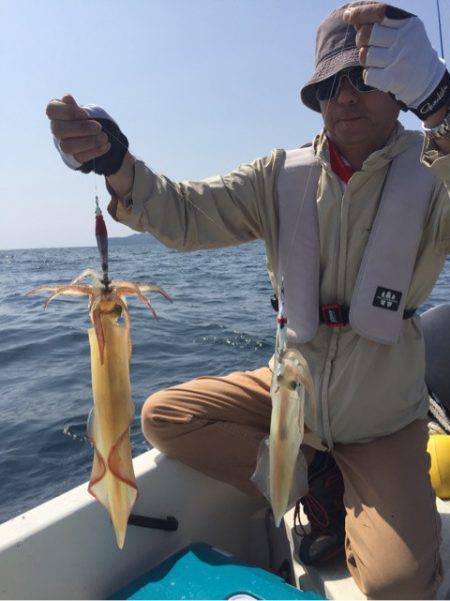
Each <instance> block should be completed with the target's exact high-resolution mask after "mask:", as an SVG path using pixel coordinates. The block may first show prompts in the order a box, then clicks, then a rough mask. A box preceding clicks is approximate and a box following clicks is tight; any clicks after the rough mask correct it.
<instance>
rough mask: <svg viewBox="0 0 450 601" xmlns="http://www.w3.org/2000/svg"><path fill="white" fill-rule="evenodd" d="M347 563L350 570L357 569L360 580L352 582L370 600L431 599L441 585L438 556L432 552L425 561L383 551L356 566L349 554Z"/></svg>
mask: <svg viewBox="0 0 450 601" xmlns="http://www.w3.org/2000/svg"><path fill="white" fill-rule="evenodd" d="M430 551H431V550H430ZM347 562H348V564H349V567H351V566H352V567H353V570H354V569H355V568H356V567H357V569H358V572H359V574H358V576H359V578H355V579H356V580H357V581H359V585H360V588H361V589H362V591H363V592H364V593H365V594H366V595H367V597H368V598H369V599H433V598H434V595H435V593H436V591H437V589H438V587H439V584H440V582H441V565H440V561H439V557H438V555H437V554H436V553H433V552H430V553H429V554H428V556H427V558H424V557H422V558H417V557H416V558H415V557H414V556H413V555H412V554H408V553H405V552H403V555H401V554H396V553H394V552H393V553H391V552H389V550H388V549H386V548H385V549H384V550H383V551H382V552H380V553H373V554H372V555H371V557H369V558H366V561H365V562H364V564H361V563H359V565H358V566H357V563H356V562H355V558H354V557H352V553H351V552H350V553H349V554H348V555H347ZM351 571H352V570H351Z"/></svg>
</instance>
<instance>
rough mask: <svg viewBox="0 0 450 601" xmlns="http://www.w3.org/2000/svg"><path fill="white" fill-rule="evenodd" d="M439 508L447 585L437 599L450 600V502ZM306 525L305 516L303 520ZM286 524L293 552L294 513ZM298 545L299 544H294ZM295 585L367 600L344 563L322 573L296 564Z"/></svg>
mask: <svg viewBox="0 0 450 601" xmlns="http://www.w3.org/2000/svg"><path fill="white" fill-rule="evenodd" d="M437 506H438V509H439V513H440V515H441V520H442V545H441V557H442V562H443V568H444V581H443V583H442V585H441V587H440V589H439V592H438V595H437V598H438V599H450V501H442V500H441V499H438V500H437ZM302 517H303V520H304V522H303V523H307V521H308V520H307V518H306V516H304V515H303V516H302ZM285 522H286V534H287V537H288V539H289V540H290V543H291V546H292V548H293V545H294V541H293V537H292V531H293V527H294V521H293V511H291V512H290V513H289V515H288V516H287V518H286V519H285ZM295 542H296V544H298V541H295ZM292 564H293V568H294V574H295V581H296V582H298V583H299V584H300V586H301V588H304V589H305V590H308V589H309V590H311V589H313V590H315V591H317V592H318V593H320V594H322V595H324V596H326V597H327V598H328V599H366V598H367V597H366V596H365V595H363V593H361V591H360V590H359V589H358V587H357V586H356V584H355V582H354V580H353V578H352V577H351V576H350V574H349V571H348V570H347V567H346V565H345V563H344V561H342V560H337V561H335V562H332V563H330V564H328V565H327V567H326V568H321V569H320V570H319V569H317V568H313V567H307V566H303V565H302V564H300V563H298V562H297V561H295V560H294V561H293V562H292Z"/></svg>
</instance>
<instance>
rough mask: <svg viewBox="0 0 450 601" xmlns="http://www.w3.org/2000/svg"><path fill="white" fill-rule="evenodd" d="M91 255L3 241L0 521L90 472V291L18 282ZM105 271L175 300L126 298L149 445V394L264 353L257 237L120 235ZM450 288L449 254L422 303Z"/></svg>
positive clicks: (267, 348)
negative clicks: (178, 245)
mask: <svg viewBox="0 0 450 601" xmlns="http://www.w3.org/2000/svg"><path fill="white" fill-rule="evenodd" d="M98 263H99V261H98V253H97V249H96V248H94V247H92V248H59V249H39V250H36V249H33V250H12V251H0V393H1V394H0V522H3V521H6V520H8V519H9V518H11V517H13V516H15V515H18V514H20V513H22V512H24V511H26V510H28V509H30V508H32V507H35V506H36V505H38V504H40V503H42V502H43V501H46V500H48V499H50V498H52V497H54V496H56V495H59V494H61V493H63V492H65V491H67V490H69V489H70V488H72V487H74V486H76V485H78V484H80V483H82V482H84V481H87V480H88V479H89V476H90V469H91V464H92V449H91V447H90V444H89V442H88V440H87V438H86V431H85V424H86V419H87V415H88V413H89V411H90V408H91V406H92V393H91V382H90V363H89V344H88V339H87V334H86V331H87V329H88V328H89V327H90V321H89V317H88V308H87V300H85V299H84V298H69V297H59V298H57V299H55V300H54V301H53V302H52V303H51V304H50V305H49V307H48V309H47V310H46V311H44V309H43V300H44V296H39V297H38V296H34V297H27V296H25V293H26V292H27V291H28V290H30V289H31V288H34V287H37V286H41V285H45V284H63V283H66V282H68V281H70V280H71V279H72V278H73V277H74V276H75V275H77V274H78V273H80V272H81V271H82V270H84V269H86V268H87V267H92V268H98ZM110 275H111V277H112V278H114V277H116V278H117V279H123V280H127V279H129V280H131V281H136V282H148V281H150V282H155V283H157V284H159V285H160V286H162V287H163V288H165V290H166V291H167V292H168V293H169V294H170V295H171V296H172V297H173V300H174V303H173V304H169V303H168V302H167V301H165V300H164V299H162V298H157V297H155V300H154V306H155V309H156V310H157V312H158V314H159V317H160V319H159V320H155V319H154V318H153V317H152V315H151V313H150V311H149V310H148V309H147V308H146V307H145V306H144V305H143V304H141V303H140V302H139V301H138V300H134V299H133V298H131V297H130V298H129V306H130V312H131V328H132V338H133V355H132V361H131V382H132V391H133V401H134V404H135V407H136V418H135V421H134V423H133V425H132V435H131V437H132V449H133V456H137V455H139V454H140V453H143V452H145V451H146V450H147V449H148V448H149V445H148V443H147V442H146V441H145V439H144V438H143V436H142V434H141V431H140V424H139V413H140V409H141V407H142V405H143V403H144V401H145V399H146V398H147V397H148V396H149V395H150V394H151V393H152V392H154V391H156V390H159V389H161V388H166V387H168V386H171V385H174V384H176V383H179V382H183V381H186V380H189V379H192V378H195V377H197V376H200V375H204V374H214V375H221V374H226V373H229V372H231V371H234V370H236V369H255V368H257V367H259V366H261V365H264V364H266V363H267V361H268V360H269V358H270V356H271V354H272V350H273V342H274V332H275V324H274V317H275V314H274V312H273V310H272V308H271V306H270V300H269V298H270V295H271V289H270V285H269V282H268V278H267V274H266V271H265V254H264V247H263V244H262V243H261V242H255V243H251V244H246V245H243V246H239V247H235V248H231V249H221V250H216V251H199V252H191V253H179V252H175V251H172V250H170V249H166V248H165V247H164V246H162V245H160V244H159V243H156V242H153V243H149V244H148V246H145V245H142V244H139V245H135V246H133V245H127V246H126V245H124V246H120V245H118V246H114V247H112V248H111V251H110ZM449 299H450V264H446V267H445V269H444V271H443V273H442V274H441V277H440V279H439V281H438V283H437V285H436V287H435V289H434V291H433V293H432V295H431V297H430V299H429V300H428V302H427V303H426V304H425V305H424V306H423V307H422V308H421V309H422V310H423V309H427V308H429V307H431V306H433V305H436V304H439V303H441V302H445V301H446V300H449Z"/></svg>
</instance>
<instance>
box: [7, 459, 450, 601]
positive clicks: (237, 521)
mask: <svg viewBox="0 0 450 601" xmlns="http://www.w3.org/2000/svg"><path fill="white" fill-rule="evenodd" d="M134 468H135V472H136V477H137V483H138V488H139V492H140V496H139V498H138V501H137V503H136V506H135V508H134V510H133V516H135V517H134V518H132V519H131V523H130V525H129V527H128V532H127V535H126V540H125V546H124V548H123V549H122V550H119V549H118V548H117V545H116V543H115V538H114V531H113V528H112V524H111V523H110V520H109V517H108V514H107V512H106V511H105V510H104V508H102V507H101V506H100V504H99V503H97V502H96V501H95V500H94V499H93V498H92V497H91V496H90V495H89V494H88V492H87V483H86V484H82V485H81V486H78V487H76V488H74V489H72V490H70V491H68V492H66V493H64V494H62V495H60V496H58V497H56V498H54V499H51V500H50V501H47V502H45V503H43V504H41V505H39V506H38V507H35V508H34V509H31V510H30V511H27V512H26V513H24V514H22V515H19V516H17V517H14V518H12V519H11V520H9V521H7V522H5V523H3V524H1V525H0V598H1V599H108V598H111V597H114V598H141V599H144V598H147V599H148V598H167V599H169V598H172V599H173V598H182V597H183V598H186V599H203V598H216V599H217V598H220V599H222V598H223V599H225V598H230V599H254V598H271V599H274V598H293V596H292V591H295V589H302V590H303V591H313V592H315V593H316V594H317V595H318V597H314V598H324V597H326V598H328V599H364V598H365V597H364V595H362V593H361V592H360V591H359V590H358V589H357V587H356V585H355V584H354V582H353V580H352V579H351V577H350V576H349V574H348V572H347V570H346V568H345V565H344V563H343V561H342V560H336V561H335V563H332V564H327V566H326V568H321V569H320V570H319V569H316V568H307V567H304V566H302V565H301V564H300V563H298V561H297V560H296V559H295V551H294V547H295V546H296V545H298V540H295V539H296V535H295V534H294V532H293V511H292V510H291V511H290V512H288V514H286V516H285V518H284V520H283V521H282V523H281V525H280V527H279V528H275V525H274V522H273V518H272V517H271V513H270V510H268V509H267V507H266V506H265V505H264V504H263V503H261V501H257V500H254V499H251V498H250V497H247V496H246V495H244V494H242V493H241V492H239V491H238V490H237V489H235V488H233V487H231V486H229V485H227V484H225V483H222V482H219V481H216V480H213V479H211V478H209V477H208V476H205V475H203V474H201V473H199V472H197V471H195V470H193V469H191V468H190V467H188V466H185V465H183V464H181V463H180V462H178V461H175V460H172V459H169V458H168V457H166V456H165V455H163V454H162V453H160V452H159V451H157V450H156V449H152V450H150V451H147V452H146V453H143V454H142V455H140V456H138V457H136V458H135V459H134ZM438 508H439V511H440V513H441V516H442V522H443V546H442V557H443V560H444V564H445V566H444V570H445V580H444V583H443V584H442V586H441V588H440V591H439V596H438V598H439V599H450V501H442V500H439V499H438ZM136 516H140V517H136ZM305 519H306V518H305ZM149 526H151V527H149ZM205 548H207V549H211V552H212V553H216V556H218V555H217V554H220V556H221V557H227V558H235V559H230V562H231V563H234V562H235V561H236V562H238V563H240V564H243V565H248V566H249V572H248V573H249V574H250V573H251V574H253V575H254V574H255V572H254V569H255V568H254V566H256V569H257V572H258V577H259V575H260V574H261V573H262V571H263V570H264V574H266V575H267V576H268V577H269V576H270V577H272V578H275V580H276V583H278V585H277V586H279V585H281V586H287V585H285V582H286V583H289V584H290V585H291V587H295V589H294V588H291V587H288V588H284V589H280V590H282V591H284V595H283V594H282V593H280V597H274V596H269V597H268V596H264V595H261V594H259V595H258V594H256V595H255V593H254V592H253V593H252V590H253V589H252V585H251V582H253V580H254V579H253V577H251V578H250V577H249V586H248V587H247V586H245V587H242V586H241V588H240V589H239V590H236V591H230V592H231V594H230V595H229V596H227V597H225V596H223V597H219V596H214V594H213V591H212V589H210V590H209V592H210V593H211V594H210V595H206V594H205V591H203V595H201V596H198V595H200V592H198V591H197V593H196V591H193V590H189V588H187V589H185V590H184V591H183V594H180V593H179V592H177V596H170V590H169V591H167V590H165V593H164V594H165V595H169V596H165V597H163V596H162V595H161V596H158V597H145V596H134V597H133V596H128V597H125V596H122V594H121V593H120V591H123V590H124V587H128V590H134V589H135V588H136V587H134V589H133V588H131V589H130V583H133V582H135V581H136V579H139V578H140V577H141V576H142V575H145V574H148V573H149V572H151V571H152V570H153V571H154V569H155V568H156V566H159V565H160V564H161V563H162V562H164V561H167V559H168V558H173V557H174V555H175V554H177V553H178V557H183V555H186V553H187V551H190V552H191V555H192V552H194V554H195V552H196V550H198V549H205ZM173 561H175V560H173ZM172 563H173V562H172ZM212 563H217V562H215V561H213V562H212ZM219 563H220V561H219ZM252 566H253V567H252ZM252 570H253V572H252ZM164 571H165V572H167V569H165V570H163V572H164ZM160 572H161V570H160ZM215 578H216V576H215ZM180 584H181V586H183V582H181V583H180V582H175V581H174V580H171V581H170V583H169V584H167V586H169V587H170V586H175V585H177V587H178V588H174V589H173V590H174V591H175V590H177V591H179V590H180V589H179V586H180ZM185 585H186V587H189V583H188V582H187V580H186V582H185ZM289 595H291V596H289ZM297 598H301V597H297ZM304 598H313V596H312V595H310V596H305V597H304Z"/></svg>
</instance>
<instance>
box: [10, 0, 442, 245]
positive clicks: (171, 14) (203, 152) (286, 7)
mask: <svg viewBox="0 0 450 601" xmlns="http://www.w3.org/2000/svg"><path fill="white" fill-rule="evenodd" d="M342 3H343V1H342V2H341V1H335V0H89V1H88V0H85V1H81V0H0V23H1V25H0V64H1V66H2V68H1V89H2V90H3V93H2V94H1V98H0V115H1V131H2V136H1V137H2V144H1V150H0V159H1V160H0V164H1V168H2V169H3V174H2V175H3V177H2V178H1V182H0V249H12V248H40V247H63V246H92V245H93V244H94V238H93V210H94V195H95V190H96V188H97V190H98V192H99V195H100V199H101V204H102V206H103V207H105V206H106V204H107V202H108V194H107V192H106V189H105V188H104V183H103V182H104V180H103V178H102V177H100V176H96V175H84V174H81V173H78V172H74V171H71V170H70V169H68V168H67V167H66V166H65V165H64V164H63V163H62V161H61V159H60V158H59V156H58V154H57V152H56V150H55V148H54V146H53V142H52V138H51V135H50V129H49V121H48V119H47V118H46V116H45V107H46V105H47V103H48V102H49V101H50V100H51V99H52V98H60V97H61V96H62V95H63V94H65V93H71V94H72V95H73V96H74V97H75V98H76V100H77V101H78V102H79V103H80V104H89V103H95V104H98V105H100V106H102V107H103V108H105V109H106V110H107V111H108V112H109V113H110V114H111V115H112V116H113V117H114V118H115V120H116V121H117V122H118V123H119V125H120V127H121V129H122V131H123V132H124V133H125V134H126V135H127V137H128V139H129V141H130V150H131V151H132V152H133V154H135V155H136V156H138V157H140V158H141V159H143V160H144V161H145V162H146V163H147V164H148V165H149V166H151V167H152V168H153V169H154V170H155V171H157V172H159V173H164V174H165V175H167V176H168V177H170V178H172V179H174V180H177V181H180V180H184V179H201V178H204V177H208V176H211V175H215V174H219V173H220V174H225V173H227V172H229V171H231V170H232V169H233V168H234V167H236V166H237V165H238V164H240V163H245V162H249V161H252V160H254V159H256V158H258V157H261V156H266V155H267V154H269V153H270V152H271V150H272V149H273V148H293V147H295V146H299V145H301V144H304V143H305V142H307V141H309V140H311V139H312V138H313V136H314V135H315V134H316V133H317V132H318V131H319V130H320V128H321V117H320V115H318V114H316V113H314V112H312V111H310V110H309V109H307V108H306V107H304V106H303V105H302V104H301V102H300V101H299V89H300V87H301V85H302V84H303V83H305V82H306V81H307V80H308V79H309V78H310V76H311V75H312V72H313V66H314V44H315V33H316V29H317V26H318V25H319V23H320V21H321V20H322V19H323V18H324V17H325V16H326V14H327V13H328V12H330V11H331V10H333V9H334V8H336V7H338V6H340V5H341V4H342ZM392 4H394V5H395V6H399V7H402V8H405V9H407V10H409V11H411V12H413V13H415V14H417V15H418V16H419V17H420V18H421V19H422V20H423V21H424V23H425V26H426V29H427V31H428V34H429V36H430V39H431V41H432V43H433V45H434V46H435V48H439V35H438V25H437V13H436V3H435V0H401V1H396V0H393V1H392ZM441 13H442V14H441V16H442V23H443V28H444V31H443V35H444V53H445V54H446V55H447V57H448V56H449V55H450V27H449V26H448V23H450V0H441ZM402 122H403V123H404V124H405V125H406V126H407V127H409V128H413V129H419V128H420V122H419V121H418V120H417V118H415V117H414V116H412V115H411V114H409V113H408V114H407V115H402ZM107 225H108V229H109V233H110V235H112V236H123V235H129V234H131V233H133V232H132V230H130V229H129V228H127V227H125V226H123V225H120V224H116V223H115V222H113V221H112V219H110V218H109V217H108V220H107Z"/></svg>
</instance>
